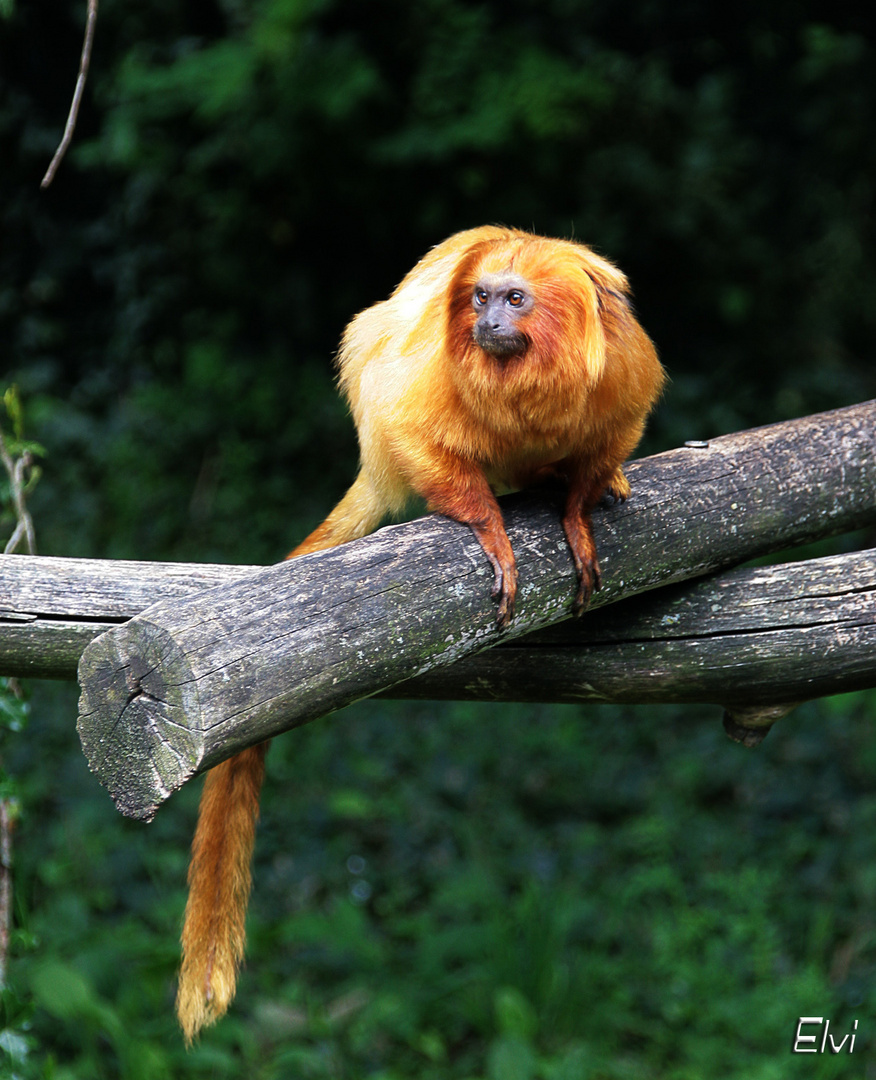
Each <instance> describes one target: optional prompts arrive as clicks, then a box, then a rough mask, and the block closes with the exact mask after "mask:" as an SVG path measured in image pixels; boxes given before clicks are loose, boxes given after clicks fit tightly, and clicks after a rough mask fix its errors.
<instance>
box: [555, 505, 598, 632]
mask: <svg viewBox="0 0 876 1080" xmlns="http://www.w3.org/2000/svg"><path fill="white" fill-rule="evenodd" d="M563 528H564V530H565V532H566V539H567V540H568V541H569V548H570V549H571V552H572V561H573V562H574V563H575V572H576V573H577V575H578V591H577V592H576V593H575V599H574V600H573V601H572V614H573V615H580V614H581V613H582V612H583V611H585V610H586V608H587V605H588V604H589V603H590V597H591V595H592V593H594V592H595V591H596V590H597V589H598V588H599V587H600V586H601V585H602V571H601V570H600V569H599V559H598V558H597V557H596V543H595V541H594V540H593V533H592V532H591V529H590V517H589V515H588V514H586V513H585V512H584V511H583V509H582V508H581V506H580V504H579V505H572V506H571V507H570V508H569V509H567V511H566V516H565V517H564V518H563Z"/></svg>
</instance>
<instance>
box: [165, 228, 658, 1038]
mask: <svg viewBox="0 0 876 1080" xmlns="http://www.w3.org/2000/svg"><path fill="white" fill-rule="evenodd" d="M627 295H628V286H627V280H626V278H625V277H624V275H623V274H622V273H621V272H620V271H619V270H618V269H616V267H614V266H612V265H611V263H609V262H607V261H606V260H605V259H603V258H600V257H599V256H598V255H596V254H594V253H593V252H592V251H590V250H589V249H588V248H586V247H584V246H583V245H581V244H577V243H573V242H571V241H566V240H551V239H547V238H545V237H540V236H533V235H531V234H529V233H525V232H519V231H517V230H515V229H505V228H498V227H493V226H486V227H484V228H480V229H470V230H468V231H466V232H461V233H457V234H456V235H455V236H451V237H450V238H449V239H448V240H445V241H444V243H442V244H439V245H438V246H437V247H436V248H433V250H432V251H430V252H429V254H428V255H426V256H425V258H423V259H422V260H421V261H420V262H419V263H417V265H416V266H415V267H414V269H413V270H411V272H410V273H409V274H408V275H407V277H405V279H404V280H403V281H402V283H401V284H400V285H399V286H398V288H397V289H396V290H395V292H394V293H393V294H392V296H390V298H389V299H388V300H384V301H382V302H381V303H378V304H375V305H374V306H373V307H370V308H368V309H367V310H366V311H363V312H362V313H361V314H359V315H357V316H356V318H354V319H353V321H352V322H351V323H350V325H349V326H348V327H347V330H346V332H345V333H344V337H343V342H342V344H341V349H340V353H339V371H340V385H341V389H342V390H343V392H344V394H345V395H346V397H347V399H348V401H349V403H350V407H351V410H352V413H353V418H354V420H355V422H356V429H357V432H358V436H359V447H360V451H361V468H360V471H359V475H358V476H357V478H356V480H355V482H354V483H353V486H352V487H351V488H350V490H349V491H348V492H347V494H346V495H345V496H344V497H343V499H341V501H340V502H339V503H338V505H337V506H336V507H335V509H334V510H332V512H331V513H330V514H329V516H328V517H327V518H326V520H325V521H324V522H323V523H322V525H320V526H319V528H317V529H316V530H315V531H314V532H313V533H312V534H311V535H310V536H309V537H308V538H307V539H306V540H305V541H304V542H303V543H301V544H299V546H298V547H297V548H296V549H295V550H294V551H293V552H292V554H291V555H290V556H289V557H290V558H292V557H294V556H295V555H303V554H305V553H307V552H311V551H319V550H321V549H323V548H329V547H334V546H335V545H337V544H343V543H345V542H346V541H347V540H352V539H355V538H356V537H360V536H365V535H366V534H367V533H369V532H371V531H372V530H373V529H375V528H376V527H377V526H378V525H379V524H380V522H381V520H382V519H383V518H384V517H385V516H386V515H387V514H391V513H396V512H399V511H401V510H402V509H403V507H404V505H405V503H406V502H407V501H408V500H409V498H410V497H411V495H419V496H422V497H423V498H424V499H425V500H426V503H427V505H428V507H429V509H430V510H433V511H437V512H438V513H440V514H446V515H447V516H448V517H451V518H454V519H455V520H456V521H460V522H463V523H465V524H467V525H470V526H471V528H472V530H473V531H474V533H475V536H476V537H477V538H478V540H479V541H480V544H481V547H482V548H483V550H484V553H485V554H486V556H487V558H488V559H489V560H490V563H491V564H492V567H493V570H494V573H495V583H494V585H493V596H494V597H495V599H496V601H497V620H498V623H499V625H500V626H505V625H507V623H508V622H509V620H510V619H511V618H512V616H513V613H514V600H515V596H516V593H517V570H516V567H515V563H514V552H513V551H512V550H511V545H510V543H509V541H508V537H507V535H506V533H505V527H504V524H503V522H502V513H501V510H500V508H499V504H498V502H497V501H496V496H495V494H494V490H495V489H497V488H523V487H527V486H530V485H533V484H535V483H538V482H540V481H542V480H545V479H550V478H555V479H558V480H561V481H562V482H564V483H565V485H566V490H567V496H566V504H565V513H564V516H563V526H564V529H565V533H566V537H567V538H568V541H569V547H570V549H571V552H572V558H573V561H574V564H575V570H576V573H577V577H578V589H577V593H576V596H575V600H574V603H573V610H574V611H575V612H580V611H581V610H583V609H584V607H585V606H586V604H587V601H588V599H589V597H590V593H591V591H592V590H593V589H597V588H598V587H599V584H600V571H599V563H598V561H597V556H596V547H595V544H594V542H593V536H592V533H591V529H590V512H591V510H592V509H593V508H594V507H595V506H596V504H597V502H598V501H599V500H600V498H601V497H602V495H603V494H604V493H606V492H608V493H609V494H610V495H611V496H612V497H613V498H614V499H615V500H623V499H625V498H626V497H627V495H629V491H630V488H629V484H628V483H627V480H626V477H625V476H624V474H623V470H622V468H621V466H622V464H623V462H624V461H625V460H626V458H627V456H628V455H629V454H630V452H631V451H632V450H633V448H634V447H635V446H636V444H637V443H638V441H639V439H640V437H641V435H642V429H643V427H644V423H645V419H646V417H647V415H648V413H649V412H650V410H651V408H652V406H653V405H654V402H655V401H656V399H657V397H658V395H659V394H660V390H661V388H662V386H663V382H664V373H663V369H662V367H661V366H660V362H659V361H658V359H657V355H656V353H655V351H654V346H653V345H652V344H651V341H650V340H649V338H648V336H647V335H646V334H645V332H644V330H643V329H642V328H641V326H640V325H639V323H638V322H637V321H636V318H635V316H634V315H633V313H632V311H631V309H630V305H629V302H628V299H627ZM264 755H265V745H262V746H256V747H252V748H251V749H248V750H244V751H243V752H242V753H240V754H237V755H236V756H235V757H232V758H230V759H229V760H228V761H225V762H223V763H222V764H220V765H218V766H216V768H214V769H213V770H212V771H211V772H209V773H208V774H207V777H206V781H205V785H204V792H203V796H202V798H201V808H200V814H199V820H198V827H197V831H196V833H195V839H194V842H193V845H192V862H191V867H190V869H189V885H190V893H189V901H188V905H187V907H186V917H185V926H184V929H183V935H182V941H183V962H182V968H181V972H180V985H179V994H178V998H177V1011H178V1014H179V1018H180V1023H181V1025H182V1028H183V1031H184V1033H185V1036H186V1039H187V1040H188V1041H191V1039H192V1038H193V1037H194V1036H195V1035H196V1034H197V1033H198V1031H199V1030H200V1028H201V1027H202V1026H204V1025H205V1024H209V1023H212V1022H213V1021H215V1020H217V1019H218V1018H219V1017H220V1016H221V1015H222V1014H223V1013H224V1012H225V1010H226V1009H227V1007H228V1003H229V1002H230V1000H231V998H232V996H233V994H234V987H235V981H236V976H237V969H238V967H239V964H240V961H241V959H242V957H243V949H244V941H245V932H244V919H245V914H246V905H247V901H248V897H249V890H250V860H251V854H252V847H253V838H254V833H255V823H256V819H257V817H258V797H259V788H260V786H261V781H262V775H263V771H264Z"/></svg>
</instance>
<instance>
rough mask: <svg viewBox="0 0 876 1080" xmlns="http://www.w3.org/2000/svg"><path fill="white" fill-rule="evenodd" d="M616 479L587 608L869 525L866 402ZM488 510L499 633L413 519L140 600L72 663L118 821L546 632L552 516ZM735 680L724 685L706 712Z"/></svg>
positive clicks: (872, 469)
mask: <svg viewBox="0 0 876 1080" xmlns="http://www.w3.org/2000/svg"><path fill="white" fill-rule="evenodd" d="M627 472H628V476H629V479H630V483H631V485H632V489H633V495H632V497H631V498H630V500H629V501H628V502H627V503H626V504H624V505H623V506H620V507H614V508H610V509H604V510H599V511H598V512H597V513H596V514H594V534H595V538H596V543H597V548H598V550H599V553H600V559H601V562H602V568H603V578H604V585H603V589H602V590H601V591H600V592H599V593H598V594H597V595H596V596H595V597H594V600H593V602H592V605H591V606H592V608H594V609H595V608H597V607H599V606H602V605H604V604H606V603H608V602H611V601H614V600H618V599H620V598H622V597H626V596H631V595H635V594H637V593H641V592H644V591H647V590H650V589H654V588H655V587H657V586H663V585H668V584H671V583H673V582H679V581H682V580H684V579H686V578H690V577H692V576H695V575H700V574H705V573H707V572H709V571H712V570H715V569H717V568H720V567H722V566H726V565H728V564H732V563H738V562H740V561H742V560H745V559H748V558H751V557H753V556H755V555H759V554H763V553H764V552H766V551H770V550H777V549H781V548H787V547H790V546H793V545H795V544H800V543H804V542H807V541H809V540H812V539H815V538H817V537H821V536H824V535H828V534H830V533H832V532H838V531H847V530H851V529H856V528H860V527H863V526H865V525H868V524H873V523H874V521H876V403H874V402H870V403H867V404H864V405H859V406H853V407H851V408H849V409H843V410H837V411H836V412H833V413H826V414H820V415H817V416H813V417H807V418H805V419H803V420H798V421H793V422H790V423H785V424H776V425H772V426H770V427H767V428H761V429H757V430H754V431H749V432H742V433H739V434H736V435H732V436H725V437H723V438H720V439H715V440H713V441H712V442H710V443H709V444H708V445H705V446H703V445H697V446H695V447H685V448H682V449H679V450H674V451H670V452H668V453H665V454H660V455H657V456H656V457H653V458H649V459H647V460H644V461H641V462H638V463H633V464H631V465H630V466H629V467H628V470H627ZM503 505H504V512H505V516H506V523H507V528H508V534H509V537H510V539H511V543H512V546H513V548H514V551H515V553H516V556H517V561H518V567H519V571H520V592H519V598H518V608H517V615H516V617H515V620H514V622H513V623H512V625H511V627H510V628H509V629H508V630H506V631H499V630H497V628H496V625H495V609H494V606H493V603H492V601H491V598H490V586H491V583H492V571H491V569H490V567H489V564H488V563H487V560H486V558H485V557H484V555H483V553H482V551H481V549H480V547H479V545H478V544H477V542H476V541H475V539H474V537H473V535H472V533H471V531H470V530H469V529H468V528H466V527H463V526H460V525H458V524H457V523H455V522H452V521H449V520H447V519H442V518H438V517H431V518H425V519H422V520H420V521H417V522H413V523H411V524H408V525H404V526H395V527H391V528H387V529H383V530H380V531H379V532H378V533H376V534H375V535H373V536H371V537H368V538H366V539H365V540H361V541H356V542H354V543H351V544H346V545H343V546H342V547H340V548H335V549H332V550H330V551H326V552H319V553H317V554H313V555H307V556H303V557H300V558H298V559H294V560H292V561H291V562H288V563H281V564H279V565H277V566H274V567H269V568H267V569H265V570H263V571H260V572H257V573H255V574H250V575H248V576H247V577H245V579H244V580H241V581H239V582H238V583H236V584H233V585H228V586H226V585H222V586H220V587H218V588H215V589H211V590H208V591H206V592H203V593H201V594H199V595H196V596H193V597H191V598H189V599H183V600H175V601H170V602H167V601H165V602H162V603H159V604H156V605H154V606H152V607H150V608H148V609H147V610H146V611H144V612H142V613H141V614H140V615H138V616H136V617H135V618H133V619H131V621H130V622H128V623H125V624H124V625H122V626H119V627H117V628H114V629H112V630H110V631H108V632H106V633H104V634H102V635H101V636H100V637H98V638H97V639H95V640H94V641H93V642H92V643H91V644H90V645H89V646H88V647H87V648H86V649H85V652H84V653H83V656H82V661H81V664H80V670H79V678H80V684H81V686H82V697H81V702H80V719H79V732H80V737H81V739H82V744H83V749H84V750H85V753H86V756H87V758H88V761H89V764H90V765H91V767H92V769H94V770H95V772H97V774H98V776H99V777H100V779H101V781H102V782H103V783H104V784H105V785H106V786H107V788H108V789H109V790H110V793H111V794H112V796H113V798H114V799H115V800H116V803H117V805H118V806H119V809H121V810H122V812H124V813H126V814H129V815H130V816H134V817H142V818H149V817H151V816H152V814H153V813H154V811H155V809H156V808H157V806H158V805H159V803H160V802H161V801H162V800H163V799H164V798H166V797H167V796H168V795H169V794H170V793H171V792H172V791H173V790H175V789H176V788H178V787H179V786H180V785H181V784H182V783H184V782H185V781H186V780H187V779H188V778H189V777H191V776H192V775H194V774H195V773H196V772H198V771H201V770H202V769H204V768H207V767H209V766H211V765H214V764H216V763H217V762H218V761H220V760H222V759H223V758H224V757H227V756H229V755H230V754H231V753H233V752H236V751H237V750H239V749H242V748H243V747H244V746H247V745H250V744H252V743H255V742H259V741H262V740H264V739H266V738H269V737H271V736H273V735H275V734H278V733H279V732H280V731H283V730H286V729H288V728H290V727H294V726H296V725H298V724H302V723H305V722H306V721H308V720H312V719H314V718H316V717H318V716H321V715H323V714H325V713H326V712H329V711H331V710H333V709H336V708H338V707H340V706H342V705H345V704H348V703H350V702H352V701H355V700H357V699H358V698H362V697H365V696H369V695H371V694H374V693H377V692H379V691H381V690H387V689H388V688H390V687H393V686H395V685H397V684H398V683H400V682H402V681H404V680H407V679H411V678H414V677H416V676H418V675H421V674H423V673H425V672H429V671H432V670H434V669H435V668H438V667H443V666H445V665H447V664H451V663H453V662H454V661H458V660H460V659H461V658H463V657H467V656H470V655H471V654H473V653H475V652H479V651H480V650H482V649H484V648H486V647H488V646H491V645H493V644H496V643H498V642H499V641H500V640H501V641H503V642H510V641H514V640H516V639H517V638H519V637H520V636H521V635H523V634H524V633H527V632H529V631H532V630H535V629H539V628H543V627H545V626H548V625H550V624H552V623H555V622H558V621H559V620H561V619H563V618H565V617H566V616H567V613H568V610H569V606H570V602H571V600H572V598H573V596H574V592H575V585H576V583H575V579H574V574H573V571H572V564H571V558H570V555H569V552H568V549H567V546H566V543H565V539H564V537H563V533H562V528H561V526H560V521H559V511H558V503H557V502H556V501H555V500H551V499H545V498H544V497H538V496H533V495H525V496H516V497H512V498H511V499H510V500H508V501H506V502H505V503H504V504H503ZM587 621H589V618H588V619H587ZM594 621H596V619H595V618H594ZM707 636H709V635H708V633H705V634H702V635H701V637H707ZM647 664H648V661H647V659H646V660H645V661H644V667H643V672H642V675H641V679H642V680H645V681H647V678H648V668H647ZM660 670H661V669H660V667H659V665H658V664H657V663H656V662H655V664H654V665H653V673H652V674H659V672H660ZM591 681H592V680H591ZM734 686H735V683H734V682H733V676H732V674H730V675H729V676H728V685H727V686H725V687H724V688H723V690H721V688H720V687H718V690H721V693H720V695H719V694H718V692H717V691H716V697H717V698H718V700H724V699H726V697H727V690H728V689H732V688H733V687H734ZM544 696H546V697H548V698H551V697H552V696H553V695H550V694H546V695H544Z"/></svg>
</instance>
